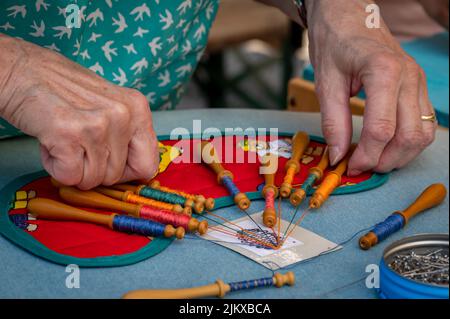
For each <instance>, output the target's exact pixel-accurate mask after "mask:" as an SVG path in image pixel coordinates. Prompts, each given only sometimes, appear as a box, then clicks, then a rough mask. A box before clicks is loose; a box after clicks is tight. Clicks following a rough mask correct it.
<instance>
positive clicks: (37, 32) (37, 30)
mask: <svg viewBox="0 0 450 319" xmlns="http://www.w3.org/2000/svg"><path fill="white" fill-rule="evenodd" d="M30 27H31V28H32V29H34V32H30V35H31V36H33V37H35V38H39V37H43V36H44V32H45V23H44V21H42V20H41V24H40V25H39V26H38V25H37V24H36V21H33V25H32V26H30Z"/></svg>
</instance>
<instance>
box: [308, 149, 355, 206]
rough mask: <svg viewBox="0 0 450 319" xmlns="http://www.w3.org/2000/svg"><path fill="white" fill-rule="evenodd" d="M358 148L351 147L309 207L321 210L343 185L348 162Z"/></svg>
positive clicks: (317, 191)
mask: <svg viewBox="0 0 450 319" xmlns="http://www.w3.org/2000/svg"><path fill="white" fill-rule="evenodd" d="M355 148H356V144H352V145H351V146H350V150H349V152H348V153H347V155H345V157H344V159H343V160H342V161H341V162H340V163H339V164H338V165H337V166H336V168H335V169H334V170H332V171H330V172H328V174H327V175H326V176H325V178H324V180H323V181H322V183H321V184H320V186H319V187H318V188H317V190H316V191H315V192H314V194H313V195H312V197H311V200H310V201H309V207H310V208H313V209H317V208H320V207H321V206H322V205H323V203H325V201H326V200H327V199H328V197H330V195H331V193H333V191H334V190H335V189H336V188H337V187H338V186H339V185H341V179H342V175H343V174H345V172H346V170H347V166H348V161H349V160H350V157H351V156H352V154H353V151H354V150H355Z"/></svg>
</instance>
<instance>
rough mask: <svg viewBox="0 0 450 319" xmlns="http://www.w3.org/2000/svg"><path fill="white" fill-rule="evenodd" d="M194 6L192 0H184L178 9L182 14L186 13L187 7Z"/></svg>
mask: <svg viewBox="0 0 450 319" xmlns="http://www.w3.org/2000/svg"><path fill="white" fill-rule="evenodd" d="M190 8H192V0H184V1H183V2H182V3H181V4H180V5H179V6H178V8H177V11H179V12H180V15H183V14H186V12H187V9H190Z"/></svg>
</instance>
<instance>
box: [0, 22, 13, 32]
mask: <svg viewBox="0 0 450 319" xmlns="http://www.w3.org/2000/svg"><path fill="white" fill-rule="evenodd" d="M0 29H3V30H4V31H8V30H14V29H15V27H14V26H12V25H11V24H10V23H9V22H6V23H5V24H4V25H0Z"/></svg>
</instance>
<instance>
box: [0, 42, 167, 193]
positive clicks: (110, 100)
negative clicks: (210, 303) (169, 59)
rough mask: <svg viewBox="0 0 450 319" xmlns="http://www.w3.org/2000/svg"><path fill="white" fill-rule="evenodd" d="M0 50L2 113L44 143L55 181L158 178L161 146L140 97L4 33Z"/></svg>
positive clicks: (89, 183)
mask: <svg viewBox="0 0 450 319" xmlns="http://www.w3.org/2000/svg"><path fill="white" fill-rule="evenodd" d="M0 48H1V51H0V115H1V116H2V117H4V118H5V119H6V120H7V121H8V122H10V123H11V124H12V125H14V126H16V127H17V128H19V129H20V130H22V131H23V132H24V133H26V134H29V135H31V136H35V137H37V138H38V139H39V142H40V144H41V158H42V164H43V166H44V168H45V169H46V170H47V171H48V172H49V173H50V175H51V176H53V177H54V178H55V179H57V180H58V181H60V182H61V183H64V184H66V185H76V186H78V187H79V188H81V189H90V188H93V187H95V186H97V185H100V184H103V185H112V184H114V183H117V182H124V181H128V180H134V179H148V178H150V177H151V176H152V175H153V174H154V172H156V170H157V168H158V163H159V155H158V148H157V140H156V137H155V133H154V131H153V127H152V115H151V112H150V109H149V106H148V102H147V100H146V98H145V97H144V96H143V95H142V94H141V93H139V92H138V91H136V90H132V89H128V88H122V87H119V86H116V85H113V84H111V83H109V82H107V81H105V80H104V79H102V78H101V77H99V76H97V75H96V74H95V73H93V72H92V71H90V70H87V69H85V68H83V67H81V66H79V65H78V64H76V63H74V62H72V61H70V60H68V59H67V58H65V57H63V56H61V55H59V54H57V53H54V52H52V51H50V50H47V49H44V48H41V47H39V46H36V45H33V44H31V43H27V42H24V41H21V40H17V39H13V38H10V37H6V36H2V35H0Z"/></svg>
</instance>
